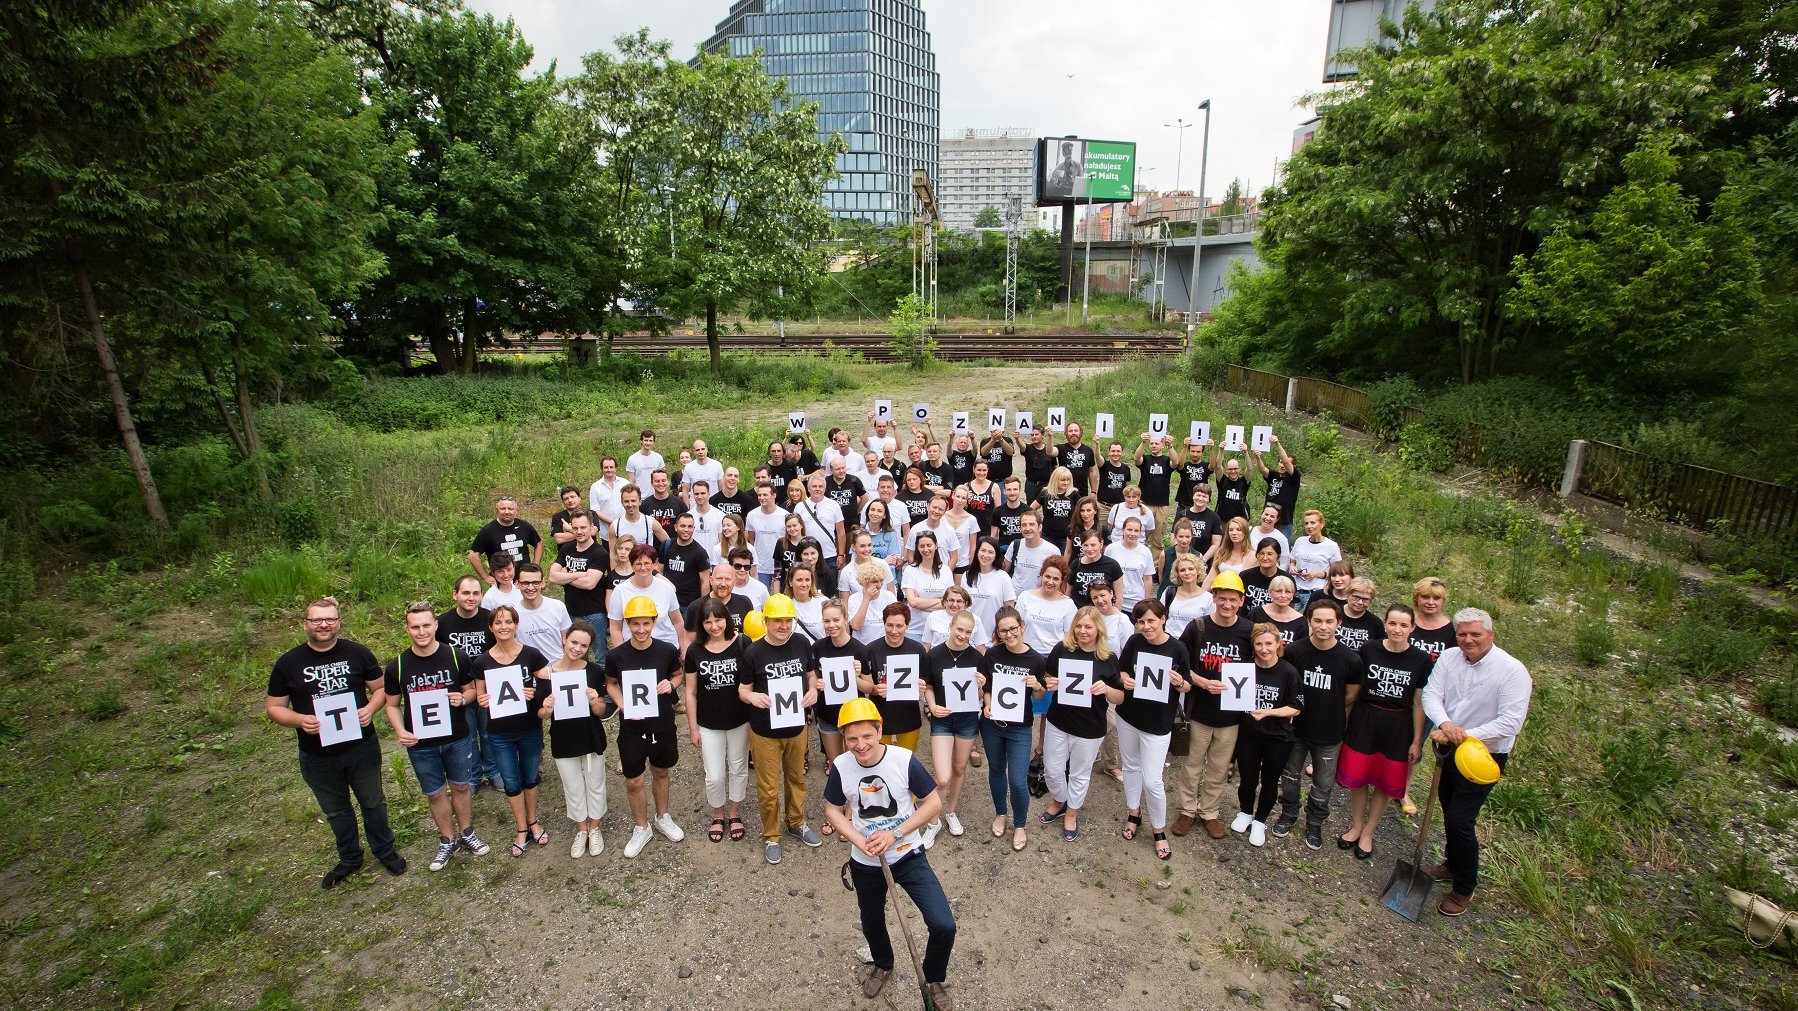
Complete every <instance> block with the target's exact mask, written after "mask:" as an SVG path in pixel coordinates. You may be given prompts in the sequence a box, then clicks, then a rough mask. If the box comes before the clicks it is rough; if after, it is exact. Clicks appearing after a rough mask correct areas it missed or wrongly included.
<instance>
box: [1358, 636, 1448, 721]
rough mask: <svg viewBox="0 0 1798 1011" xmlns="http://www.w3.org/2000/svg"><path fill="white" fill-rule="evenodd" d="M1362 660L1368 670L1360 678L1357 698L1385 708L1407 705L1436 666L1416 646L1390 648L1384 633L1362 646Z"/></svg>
mask: <svg viewBox="0 0 1798 1011" xmlns="http://www.w3.org/2000/svg"><path fill="white" fill-rule="evenodd" d="M1361 661H1362V662H1363V663H1365V664H1366V665H1367V672H1366V675H1365V677H1364V679H1363V680H1362V682H1361V695H1360V701H1365V702H1372V703H1374V704H1375V705H1379V706H1384V707H1385V708H1387V709H1410V708H1411V703H1412V702H1413V701H1414V700H1415V699H1416V698H1417V693H1418V692H1419V691H1422V690H1423V683H1424V682H1425V681H1428V680H1429V679H1430V671H1431V670H1432V669H1433V668H1434V667H1435V666H1436V661H1435V660H1432V659H1431V658H1430V655H1429V654H1428V653H1425V652H1424V651H1423V650H1421V649H1418V648H1417V647H1416V646H1407V647H1406V648H1405V650H1404V651H1403V652H1401V653H1394V652H1392V651H1391V650H1389V649H1387V648H1386V638H1385V636H1381V637H1380V638H1378V639H1375V640H1374V641H1373V642H1370V643H1368V644H1367V645H1366V646H1364V647H1362V649H1361ZM1360 701H1358V702H1357V703H1356V704H1357V705H1359V704H1360Z"/></svg>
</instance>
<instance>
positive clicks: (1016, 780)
mask: <svg viewBox="0 0 1798 1011" xmlns="http://www.w3.org/2000/svg"><path fill="white" fill-rule="evenodd" d="M980 737H981V740H982V741H984V742H985V743H986V785H987V788H988V789H990V790H992V791H993V813H994V814H1000V815H1003V814H1005V813H1006V812H1007V811H1008V810H1009V811H1010V813H1011V827H1012V828H1014V829H1019V828H1023V827H1024V822H1025V821H1027V820H1028V819H1029V816H1030V724H1028V723H1021V724H1016V725H1013V724H1003V725H1002V724H998V723H994V722H993V721H992V720H981V721H980ZM1007 792H1009V793H1010V795H1011V806H1010V807H1009V808H1007V807H1006V803H1005V798H1006V794H1007Z"/></svg>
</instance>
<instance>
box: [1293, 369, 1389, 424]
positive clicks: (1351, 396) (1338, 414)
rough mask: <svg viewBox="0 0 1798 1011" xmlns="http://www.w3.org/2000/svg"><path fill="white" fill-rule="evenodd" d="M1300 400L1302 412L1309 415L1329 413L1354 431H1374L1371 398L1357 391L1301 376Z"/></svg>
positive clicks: (1326, 381)
mask: <svg viewBox="0 0 1798 1011" xmlns="http://www.w3.org/2000/svg"><path fill="white" fill-rule="evenodd" d="M1297 400H1298V403H1297V404H1296V406H1297V407H1298V409H1299V410H1301V411H1305V412H1307V413H1309V414H1323V413H1324V412H1326V411H1327V412H1329V414H1330V416H1331V417H1333V418H1335V419H1336V420H1338V421H1342V422H1346V423H1347V424H1348V425H1350V426H1352V427H1354V428H1359V429H1362V430H1363V431H1365V430H1367V429H1369V428H1372V427H1373V402H1372V401H1370V400H1368V399H1367V394H1365V393H1362V392H1361V391H1360V390H1357V389H1355V388H1353V387H1349V386H1343V385H1342V384H1341V383H1332V382H1330V381H1329V380H1327V379H1310V378H1307V377H1305V376H1300V377H1299V387H1298V398H1297Z"/></svg>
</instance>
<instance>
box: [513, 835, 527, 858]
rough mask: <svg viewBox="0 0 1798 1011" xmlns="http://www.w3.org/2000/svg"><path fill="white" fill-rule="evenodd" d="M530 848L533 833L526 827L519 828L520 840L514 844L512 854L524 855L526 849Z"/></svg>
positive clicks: (516, 855)
mask: <svg viewBox="0 0 1798 1011" xmlns="http://www.w3.org/2000/svg"><path fill="white" fill-rule="evenodd" d="M530 848H531V834H530V833H529V832H526V831H525V830H524V829H519V830H518V840H517V841H516V842H514V843H513V844H512V855H513V856H515V857H521V856H524V853H525V851H526V850H528V849H530Z"/></svg>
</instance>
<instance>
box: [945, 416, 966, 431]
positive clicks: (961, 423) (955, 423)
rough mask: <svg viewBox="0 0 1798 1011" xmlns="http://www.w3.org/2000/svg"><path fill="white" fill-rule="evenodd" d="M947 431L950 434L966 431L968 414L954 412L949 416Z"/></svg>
mask: <svg viewBox="0 0 1798 1011" xmlns="http://www.w3.org/2000/svg"><path fill="white" fill-rule="evenodd" d="M949 430H950V431H951V432H965V431H967V430H968V412H966V411H956V412H955V413H954V414H953V415H951V416H950V418H949Z"/></svg>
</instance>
